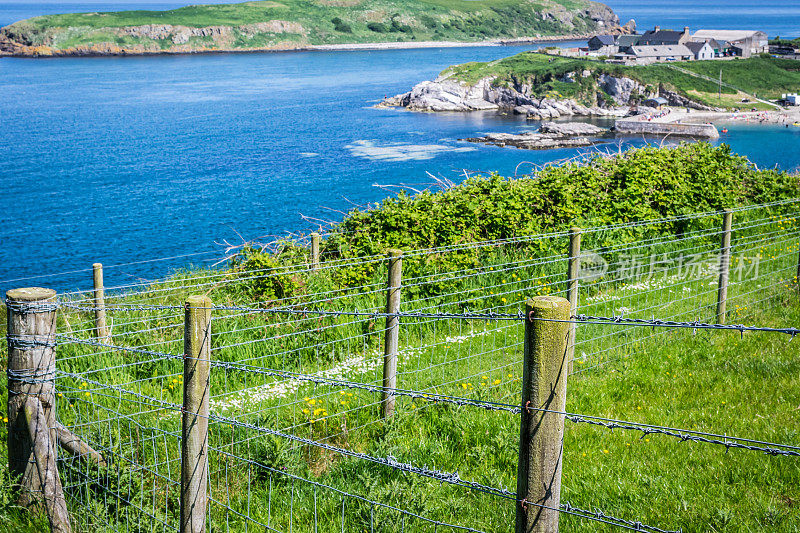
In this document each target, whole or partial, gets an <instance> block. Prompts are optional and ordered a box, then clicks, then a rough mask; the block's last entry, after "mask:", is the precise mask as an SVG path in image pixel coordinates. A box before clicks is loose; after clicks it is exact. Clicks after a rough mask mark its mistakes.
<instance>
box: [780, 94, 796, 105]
mask: <svg viewBox="0 0 800 533" xmlns="http://www.w3.org/2000/svg"><path fill="white" fill-rule="evenodd" d="M782 100H783V101H784V102H786V104H787V105H800V96H798V95H797V94H784V95H783V98H782Z"/></svg>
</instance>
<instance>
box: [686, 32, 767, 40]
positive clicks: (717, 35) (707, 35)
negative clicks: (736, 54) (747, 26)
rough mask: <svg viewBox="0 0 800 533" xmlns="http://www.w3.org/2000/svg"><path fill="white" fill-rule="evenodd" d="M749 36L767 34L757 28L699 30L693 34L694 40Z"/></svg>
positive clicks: (738, 38)
mask: <svg viewBox="0 0 800 533" xmlns="http://www.w3.org/2000/svg"><path fill="white" fill-rule="evenodd" d="M747 38H761V39H766V38H767V34H766V33H764V32H763V31H757V30H697V31H696V32H695V33H694V35H692V40H694V41H705V40H708V39H716V40H717V41H728V42H730V41H744V40H745V39H747Z"/></svg>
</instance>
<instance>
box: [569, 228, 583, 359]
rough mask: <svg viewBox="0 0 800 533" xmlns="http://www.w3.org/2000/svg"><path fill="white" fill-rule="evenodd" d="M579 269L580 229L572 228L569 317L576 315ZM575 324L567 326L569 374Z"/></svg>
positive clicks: (570, 236) (573, 355) (573, 347)
mask: <svg viewBox="0 0 800 533" xmlns="http://www.w3.org/2000/svg"><path fill="white" fill-rule="evenodd" d="M580 267H581V228H576V227H572V228H570V230H569V260H568V263H567V299H568V300H569V312H570V315H571V316H575V315H577V314H578V294H579V292H578V290H579V287H578V276H580ZM576 326H577V324H570V325H569V339H568V341H567V361H569V368H568V370H569V372H572V362H573V361H574V360H575V333H576Z"/></svg>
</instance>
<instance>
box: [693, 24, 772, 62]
mask: <svg viewBox="0 0 800 533" xmlns="http://www.w3.org/2000/svg"><path fill="white" fill-rule="evenodd" d="M692 41H694V42H697V43H701V42H711V41H717V43H719V44H721V43H723V42H724V43H727V45H728V46H729V48H730V50H731V53H732V55H737V56H741V57H751V56H753V55H757V54H761V53H764V52H769V40H768V39H767V34H766V33H764V32H763V31H755V30H697V31H696V32H695V34H694V35H692Z"/></svg>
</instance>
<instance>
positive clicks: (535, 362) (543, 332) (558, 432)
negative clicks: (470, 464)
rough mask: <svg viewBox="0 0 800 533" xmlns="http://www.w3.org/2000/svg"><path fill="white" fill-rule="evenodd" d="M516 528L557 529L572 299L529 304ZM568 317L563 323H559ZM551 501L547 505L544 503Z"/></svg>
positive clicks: (519, 531)
mask: <svg viewBox="0 0 800 533" xmlns="http://www.w3.org/2000/svg"><path fill="white" fill-rule="evenodd" d="M525 311H526V316H527V317H528V320H527V321H526V322H525V354H524V367H523V371H522V420H521V422H520V436H519V467H518V469H517V500H519V501H520V502H521V503H520V505H518V506H517V512H516V530H515V531H516V533H557V532H558V515H559V506H560V504H561V460H562V454H563V442H564V415H562V414H558V413H553V412H545V411H543V410H547V411H558V412H563V411H564V408H565V406H566V399H567V367H568V363H569V362H568V360H567V337H568V335H569V326H570V324H569V323H568V322H566V321H568V320H569V316H570V303H569V301H568V300H567V299H565V298H560V297H558V296H538V297H536V298H534V299H532V300H528V302H527V304H526V309H525ZM554 321H563V322H554ZM544 506H546V507H544Z"/></svg>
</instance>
